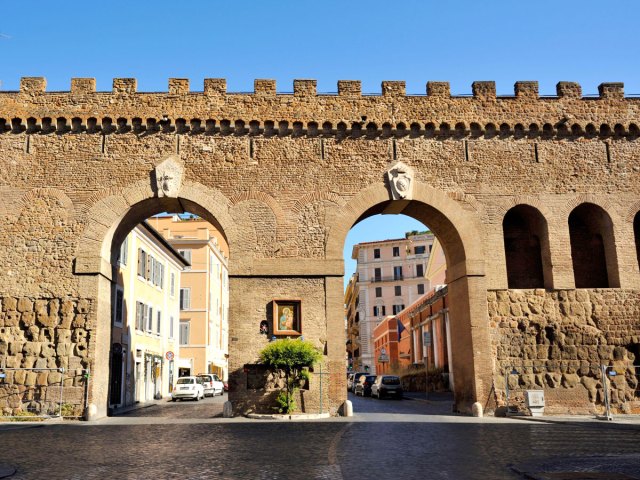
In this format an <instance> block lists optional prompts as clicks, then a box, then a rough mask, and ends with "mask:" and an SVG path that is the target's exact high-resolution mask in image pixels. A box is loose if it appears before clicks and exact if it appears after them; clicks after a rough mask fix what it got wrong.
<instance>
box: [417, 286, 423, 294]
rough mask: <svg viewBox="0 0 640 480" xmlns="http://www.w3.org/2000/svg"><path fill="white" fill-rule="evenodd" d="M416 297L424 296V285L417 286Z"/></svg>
mask: <svg viewBox="0 0 640 480" xmlns="http://www.w3.org/2000/svg"><path fill="white" fill-rule="evenodd" d="M418 295H424V283H419V284H418Z"/></svg>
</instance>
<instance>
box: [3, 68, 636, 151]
mask: <svg viewBox="0 0 640 480" xmlns="http://www.w3.org/2000/svg"><path fill="white" fill-rule="evenodd" d="M203 87H204V88H203V91H199V92H196V91H192V90H191V86H190V82H189V80H188V79H183V78H171V79H169V82H168V91H167V92H138V89H137V81H136V79H134V78H115V79H113V88H112V90H111V92H98V91H96V81H95V79H93V78H73V79H71V89H70V91H69V92H48V91H47V89H46V79H45V78H42V77H25V78H22V79H21V82H20V90H19V91H17V92H15V91H14V92H7V91H5V92H2V91H0V134H3V133H14V134H19V133H27V134H33V133H43V134H46V133H58V134H65V133H76V134H77V133H101V134H105V135H108V134H112V133H135V134H152V133H165V134H166V133H177V134H187V133H189V134H209V135H215V134H219V135H264V136H275V135H277V136H287V135H291V136H294V137H295V136H312V137H313V136H337V137H354V138H360V137H362V138H369V139H375V138H380V137H383V138H384V137H390V136H396V137H402V136H409V137H421V136H426V137H437V138H451V137H453V138H455V137H458V138H461V137H467V136H469V137H481V136H483V137H489V138H491V137H494V136H498V137H516V138H524V137H529V138H556V137H560V138H566V137H586V138H590V137H593V138H595V137H598V138H602V137H605V138H607V137H624V138H627V139H635V138H637V137H638V136H640V128H639V127H638V125H639V123H640V122H639V121H638V118H639V117H640V98H629V97H625V96H624V85H623V84H622V83H603V84H601V85H600V86H599V88H598V91H599V95H598V96H597V97H583V96H582V89H581V87H580V85H579V84H577V83H572V82H559V83H558V84H557V87H556V96H540V95H539V91H538V83H537V82H531V81H526V82H525V81H522V82H516V83H515V86H514V95H512V96H499V95H497V94H496V86H495V82H491V81H481V82H474V83H473V84H472V95H470V96H452V95H451V90H450V86H449V83H448V82H427V84H426V95H407V93H406V87H405V82H403V81H384V82H382V85H381V92H380V93H379V94H376V95H369V94H363V93H362V88H361V82H360V81H356V80H340V81H338V84H337V87H338V91H337V93H333V94H324V93H318V92H317V82H316V81H315V80H294V82H293V93H277V91H276V82H275V80H255V82H254V91H253V93H233V92H227V85H226V80H224V79H217V78H208V79H205V80H204V84H203ZM318 118H323V121H322V122H319V121H318Z"/></svg>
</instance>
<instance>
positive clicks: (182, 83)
mask: <svg viewBox="0 0 640 480" xmlns="http://www.w3.org/2000/svg"><path fill="white" fill-rule="evenodd" d="M187 93H189V79H188V78H170V79H169V94H171V95H184V94H187Z"/></svg>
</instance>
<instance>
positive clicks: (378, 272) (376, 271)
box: [373, 268, 382, 282]
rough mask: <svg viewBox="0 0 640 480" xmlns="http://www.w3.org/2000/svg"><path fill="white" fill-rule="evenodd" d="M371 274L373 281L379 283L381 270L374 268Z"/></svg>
mask: <svg viewBox="0 0 640 480" xmlns="http://www.w3.org/2000/svg"><path fill="white" fill-rule="evenodd" d="M373 272H374V273H373V275H374V277H375V280H374V281H376V282H379V281H380V280H381V279H382V269H381V268H376V269H375V270H374V271H373Z"/></svg>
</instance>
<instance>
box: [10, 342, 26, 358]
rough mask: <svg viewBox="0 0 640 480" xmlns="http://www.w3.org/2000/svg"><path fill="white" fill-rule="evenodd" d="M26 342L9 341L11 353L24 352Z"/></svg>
mask: <svg viewBox="0 0 640 480" xmlns="http://www.w3.org/2000/svg"><path fill="white" fill-rule="evenodd" d="M24 344H25V342H15V341H14V342H11V343H9V355H18V354H21V353H22V349H23V348H24Z"/></svg>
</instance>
